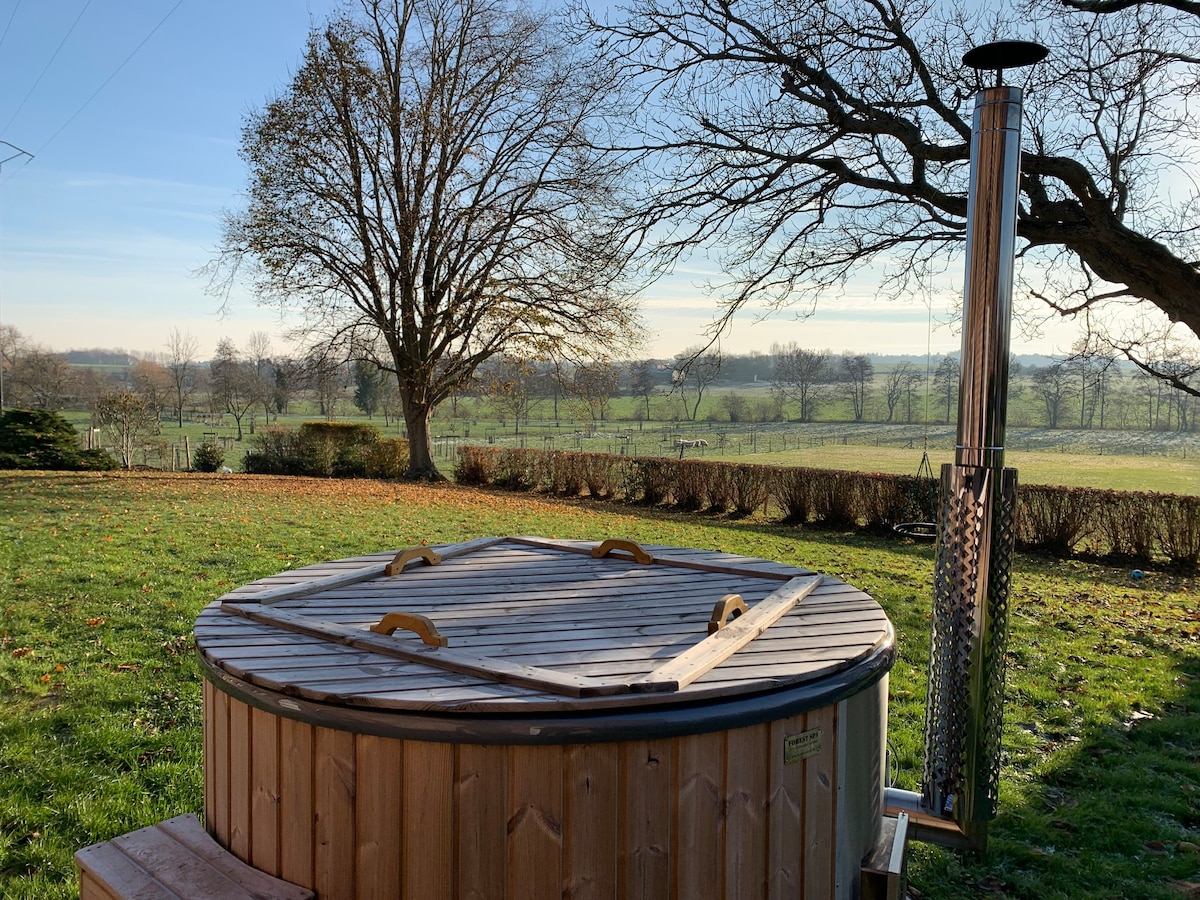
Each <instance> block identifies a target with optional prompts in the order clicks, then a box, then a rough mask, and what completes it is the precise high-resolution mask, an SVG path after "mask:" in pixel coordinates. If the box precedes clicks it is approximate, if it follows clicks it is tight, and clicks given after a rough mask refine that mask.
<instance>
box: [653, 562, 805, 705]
mask: <svg viewBox="0 0 1200 900" xmlns="http://www.w3.org/2000/svg"><path fill="white" fill-rule="evenodd" d="M820 584H821V576H820V575H813V576H811V577H802V578H793V579H791V580H790V581H788V583H787V584H785V585H784V586H783V587H781V588H780V589H779V590H777V591H775V592H774V593H772V594H769V595H767V596H766V597H765V598H763V600H762V601H761V602H759V603H758V604H757V605H756V606H755V607H754V609H752V610H750V611H749V612H747V613H745V614H743V615H742V616H740V617H739V618H737V619H735V620H734V621H733V622H732V623H730V624H729V625H726V626H725V627H724V628H722V629H721V630H720V631H718V632H716V633H715V634H710V635H709V636H708V637H707V638H706V639H705V640H703V641H701V642H700V643H698V644H696V646H694V647H692V648H691V649H690V650H685V651H684V652H683V653H680V654H679V655H678V656H676V657H675V658H674V659H673V660H671V661H670V662H669V663H666V664H665V665H662V666H659V667H658V668H657V669H655V670H654V671H653V672H651V673H650V674H649V675H647V676H646V677H645V678H641V679H639V680H637V681H635V682H633V688H634V690H638V691H678V690H682V689H683V688H685V687H687V686H688V685H689V684H691V683H692V682H693V681H695V680H696V679H697V678H699V677H700V676H702V675H703V674H704V673H706V672H708V671H709V670H711V669H714V668H716V667H717V666H719V665H720V664H721V663H723V662H724V661H725V660H727V659H729V657H731V656H732V655H733V654H735V653H737V651H739V650H741V649H742V648H743V647H745V646H746V645H747V644H749V643H750V642H751V641H752V640H754V639H755V638H756V637H758V636H759V635H760V634H762V633H763V632H764V631H766V630H767V629H768V628H770V627H771V626H772V625H773V624H775V622H777V621H779V619H780V618H782V617H783V616H784V615H786V614H787V613H789V612H791V610H792V609H793V608H794V607H795V606H796V604H797V603H799V602H800V601H801V600H803V599H804V598H805V597H807V596H808V595H809V594H811V593H812V592H813V590H814V589H815V588H817V587H818V586H819V585H820Z"/></svg>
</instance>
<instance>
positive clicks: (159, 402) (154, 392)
mask: <svg viewBox="0 0 1200 900" xmlns="http://www.w3.org/2000/svg"><path fill="white" fill-rule="evenodd" d="M129 375H130V381H131V382H132V383H133V389H134V390H135V391H137V393H138V394H140V395H141V396H142V397H143V398H144V399H145V401H146V404H147V405H148V406H149V407H150V408H151V409H152V410H153V411H154V414H155V415H158V412H159V410H161V409H163V408H164V407H168V408H169V406H168V405H169V404H170V403H171V400H172V395H173V390H174V388H173V381H172V378H171V373H170V371H169V370H168V369H167V367H166V366H163V365H161V364H159V363H156V362H151V361H150V360H148V359H143V360H139V361H138V363H137V365H135V366H134V367H133V370H132V371H131V372H130V373H129Z"/></svg>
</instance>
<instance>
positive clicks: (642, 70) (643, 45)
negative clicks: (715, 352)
mask: <svg viewBox="0 0 1200 900" xmlns="http://www.w3.org/2000/svg"><path fill="white" fill-rule="evenodd" d="M1018 2H1019V7H1018V9H1017V11H1016V12H1017V13H1018V14H1019V15H1020V17H1021V18H1022V19H1023V20H1027V21H1034V22H1037V23H1038V24H1039V28H1038V34H1039V37H1040V38H1041V39H1043V40H1047V41H1049V42H1050V44H1051V53H1050V56H1049V58H1048V59H1047V60H1046V61H1045V62H1044V63H1041V64H1039V65H1038V66H1036V67H1033V68H1032V69H1029V70H1027V71H1026V72H1025V73H1023V74H1021V75H1017V76H1016V77H1021V78H1024V79H1025V81H1026V86H1027V88H1028V91H1027V112H1028V126H1027V140H1026V146H1027V147H1028V148H1029V149H1028V151H1027V152H1025V153H1023V154H1022V160H1021V171H1022V180H1021V192H1022V198H1021V204H1020V215H1019V220H1018V223H1017V230H1018V234H1019V236H1020V238H1021V239H1022V243H1023V249H1022V251H1021V257H1022V260H1021V267H1020V269H1019V274H1020V276H1021V278H1022V280H1023V284H1024V286H1025V289H1026V292H1027V293H1028V294H1029V295H1031V296H1035V297H1038V298H1040V299H1042V300H1044V301H1045V302H1046V303H1048V304H1049V305H1050V307H1051V308H1052V309H1053V310H1055V311H1057V312H1058V313H1061V314H1063V315H1067V316H1077V315H1080V314H1088V316H1089V322H1090V324H1091V325H1092V327H1094V328H1099V327H1101V326H1102V325H1103V324H1104V322H1103V317H1101V316H1098V315H1097V316H1091V313H1092V312H1096V313H1099V311H1100V310H1102V309H1104V308H1107V307H1109V306H1110V305H1111V304H1113V303H1124V302H1130V303H1135V304H1143V305H1153V307H1156V308H1157V310H1159V311H1160V313H1161V315H1160V316H1159V319H1158V321H1162V320H1163V319H1164V318H1165V319H1166V320H1170V321H1175V322H1179V323H1182V324H1183V325H1184V326H1186V328H1188V329H1190V330H1191V332H1192V334H1193V335H1195V334H1197V333H1200V269H1198V267H1197V263H1196V260H1197V259H1200V246H1198V245H1200V223H1198V221H1197V216H1196V212H1197V208H1198V207H1200V197H1198V193H1197V190H1196V189H1195V186H1194V182H1192V181H1190V180H1188V179H1189V178H1190V176H1189V174H1188V173H1189V171H1190V170H1193V169H1194V168H1195V165H1196V162H1197V159H1196V156H1197V153H1200V149H1198V148H1200V144H1198V143H1197V142H1196V140H1195V137H1196V128H1195V124H1194V121H1195V120H1194V117H1193V116H1191V115H1190V114H1189V113H1188V112H1187V110H1188V108H1189V106H1188V104H1189V103H1190V102H1191V101H1193V100H1194V98H1195V95H1196V92H1197V88H1198V86H1200V85H1198V81H1197V78H1196V66H1195V62H1196V51H1195V47H1196V46H1197V43H1198V41H1200V18H1197V17H1195V16H1194V15H1192V16H1188V15H1183V14H1179V13H1176V12H1175V11H1173V10H1171V9H1169V8H1168V7H1169V6H1175V7H1177V8H1183V7H1181V6H1180V2H1182V0H1171V2H1170V3H1166V2H1163V3H1153V2H1145V3H1130V2H1128V0H1074V4H1073V5H1075V6H1077V7H1078V8H1079V9H1075V10H1073V9H1070V8H1068V7H1066V6H1064V5H1063V4H1061V3H1059V2H1057V0H1018ZM1194 5H1195V4H1191V3H1187V4H1185V6H1186V7H1187V9H1185V12H1189V11H1190V12H1194V10H1193V9H1192V7H1194ZM1092 9H1095V10H1100V9H1121V10H1123V11H1121V12H1114V13H1113V14H1111V15H1103V16H1098V15H1095V14H1093V13H1091V12H1081V11H1079V10H1092ZM989 15H991V13H989V12H987V7H986V5H975V4H967V3H966V2H957V0H948V2H944V3H939V2H931V0H896V2H883V0H850V2H846V3H836V4H835V3H809V2H802V0H739V2H737V3H731V2H728V0H644V2H640V3H638V4H635V5H633V8H632V12H631V13H630V15H629V17H628V18H626V19H625V20H623V21H617V22H615V23H612V24H610V23H599V22H592V23H591V24H592V26H593V27H594V28H596V29H598V30H599V31H600V32H601V33H602V34H603V35H604V36H605V39H606V40H607V41H608V42H609V46H610V47H611V49H612V51H613V54H614V56H615V57H616V58H618V59H620V60H621V61H622V64H623V71H624V73H625V76H626V78H627V79H628V83H629V85H630V87H631V88H635V89H636V92H637V97H638V98H639V99H638V108H637V109H631V110H630V113H629V115H628V116H627V117H626V118H625V120H624V121H628V122H630V123H632V125H631V134H630V135H629V136H628V138H627V143H628V145H629V146H637V147H641V148H644V149H645V153H646V157H645V161H646V163H647V167H648V169H649V170H651V171H656V172H664V173H666V175H667V176H668V179H669V180H668V184H667V185H666V187H665V188H664V189H661V190H657V191H653V192H649V193H648V195H647V197H648V199H647V200H646V201H645V202H644V203H642V204H640V205H639V206H638V207H637V209H636V210H634V213H635V215H634V217H633V221H634V224H635V225H636V226H637V227H638V228H640V229H641V230H642V233H644V234H647V235H656V234H666V235H668V237H667V238H665V239H663V240H660V241H659V242H658V243H657V244H656V249H657V251H658V253H659V254H660V259H661V261H662V262H663V263H664V264H666V263H669V262H670V261H672V260H674V259H676V258H678V257H679V256H680V255H681V254H683V253H686V252H688V251H689V250H690V248H691V247H693V246H694V245H695V244H696V243H700V242H718V243H719V245H720V246H721V247H725V248H728V252H727V254H726V257H725V259H724V260H723V263H724V267H725V269H726V271H729V272H731V273H732V277H733V283H732V284H731V285H729V290H728V291H727V292H726V294H725V300H724V304H723V307H722V309H723V315H724V316H726V317H727V316H729V315H732V314H733V312H734V311H736V310H737V309H738V308H740V307H741V306H743V305H745V304H746V303H747V302H749V301H751V300H758V301H760V302H763V303H765V304H767V305H768V306H769V307H770V306H774V307H780V306H793V307H796V305H797V304H798V305H799V306H798V307H796V308H799V309H801V310H803V309H805V307H806V305H810V304H813V303H815V302H817V299H818V298H819V297H820V296H821V295H822V294H823V293H827V292H829V291H831V290H835V289H837V288H838V287H840V285H841V284H842V283H843V282H844V281H845V280H846V279H847V278H850V277H855V276H858V275H859V274H860V273H861V271H862V270H863V268H864V266H866V265H868V264H870V263H871V262H878V263H880V264H881V265H883V266H884V267H885V271H886V278H885V289H886V292H887V293H892V294H899V293H903V292H905V291H906V290H907V289H909V288H911V287H913V285H914V283H915V281H917V280H920V279H924V278H926V277H927V276H928V275H929V274H930V272H931V271H932V272H934V273H935V274H936V272H937V271H940V270H942V269H944V268H945V266H946V265H947V262H946V261H947V259H949V258H951V257H953V256H954V255H955V253H957V252H959V251H961V248H962V241H963V237H964V230H965V214H966V208H967V199H966V182H967V162H968V156H969V152H968V151H969V136H970V123H969V117H970V114H971V97H972V95H973V93H974V91H975V90H976V89H977V87H979V79H980V76H979V75H978V73H975V72H974V71H972V70H970V69H967V68H965V67H964V66H963V65H962V63H961V56H962V53H963V52H964V51H965V50H966V49H968V48H969V47H971V46H972V45H974V44H977V43H979V42H981V41H982V40H986V39H987V38H988V36H989V35H995V34H997V32H1001V33H1005V32H1007V31H1008V29H1007V28H1006V27H1005V24H1004V23H1003V22H1001V21H1000V20H999V18H997V20H996V21H991V20H988V19H987V18H986V17H987V16H989ZM668 223H669V225H670V226H671V227H666V225H667V224H668ZM1109 333H1110V334H1118V335H1122V334H1124V335H1127V334H1128V332H1127V331H1125V330H1113V329H1110V330H1109ZM1123 350H1124V352H1125V353H1127V354H1128V355H1129V356H1130V358H1131V359H1134V360H1135V361H1136V360H1138V359H1141V360H1142V362H1143V363H1144V362H1145V359H1146V358H1147V355H1145V354H1142V353H1141V348H1140V347H1139V345H1138V343H1137V341H1129V340H1125V341H1124V347H1123ZM1180 388H1181V389H1183V386H1182V385H1180Z"/></svg>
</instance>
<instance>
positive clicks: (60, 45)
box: [0, 0, 92, 134]
mask: <svg viewBox="0 0 1200 900" xmlns="http://www.w3.org/2000/svg"><path fill="white" fill-rule="evenodd" d="M91 5H92V0H87V3H85V4H83V9H81V10H80V11H79V15H77V16H76V17H75V21H74V22H72V23H71V27H70V28H68V29H67V33H66V34H64V35H63V39H62V40H61V41H59V42H58V47H56V48H55V50H54V53H52V54H51V55H50V59H48V60H47V61H46V65H44V66H42V71H41V72H40V73H39V74H38V77H37V79H36V80H35V81H34V82H33V86H32V87H30V88H29V90H28V91H27V92H26V94H25V98H24V99H23V100H22V101H21V102H20V104H19V105H18V106H17V109H16V112H14V113H13V114H12V115H11V116H9V117H8V121H7V122H5V123H4V127H3V128H0V134H7V133H8V126H9V125H11V124H12V123H13V120H14V119H15V118H16V117H17V116H19V115H20V114H21V110H23V109H24V108H25V104H26V103H28V102H29V98H30V97H32V96H33V92H34V91H36V90H37V86H38V85H39V84H41V83H42V79H43V78H45V77H46V73H47V72H48V71H50V67H51V66H52V65H54V61H55V60H56V59H58V54H60V53H61V52H62V48H63V47H65V46H66V44H67V40H68V38H70V37H71V34H72V33H73V32H74V31H75V26H76V25H78V24H79V20H80V19H82V18H83V14H84V13H85V12H87V11H88V7H89V6H91ZM13 12H14V14H15V12H16V10H14V11H13ZM9 24H10V25H11V24H12V20H11V19H9ZM7 33H8V29H7V28H6V29H5V34H7Z"/></svg>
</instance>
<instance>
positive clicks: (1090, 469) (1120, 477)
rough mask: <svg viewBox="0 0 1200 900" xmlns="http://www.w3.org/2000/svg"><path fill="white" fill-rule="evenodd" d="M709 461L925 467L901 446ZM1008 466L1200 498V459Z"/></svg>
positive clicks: (1078, 459)
mask: <svg viewBox="0 0 1200 900" xmlns="http://www.w3.org/2000/svg"><path fill="white" fill-rule="evenodd" d="M705 458H706V459H728V460H730V461H733V462H754V463H760V464H763V465H771V466H811V467H814V468H819V469H841V470H845V471H852V472H890V473H892V474H896V475H914V474H916V471H917V466H918V465H920V462H921V451H920V450H909V449H907V448H902V447H863V446H854V445H844V446H826V447H810V448H805V449H802V450H788V451H786V452H784V451H776V452H774V453H756V454H754V455H753V456H745V455H740V456H722V455H719V454H711V455H706V456H705ZM929 461H930V464H931V465H932V466H933V472H934V475H937V474H938V472H939V471H940V467H941V465H942V463H948V462H954V451H953V450H947V449H931V450H930V452H929ZM1005 464H1006V465H1009V466H1014V467H1016V469H1017V473H1018V477H1019V479H1020V481H1021V483H1022V484H1059V485H1066V486H1068V487H1094V488H1107V489H1110V490H1116V491H1157V492H1160V493H1168V494H1200V459H1194V458H1192V459H1181V458H1179V457H1165V456H1128V455H1120V456H1117V455H1106V456H1086V455H1078V454H1073V453H1063V452H1061V451H1060V452H1047V451H1042V452H1032V451H1025V452H1022V451H1019V450H1012V451H1009V452H1007V453H1006V454H1005Z"/></svg>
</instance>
